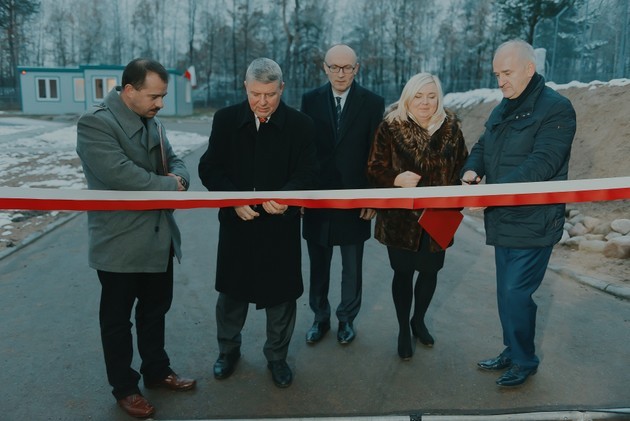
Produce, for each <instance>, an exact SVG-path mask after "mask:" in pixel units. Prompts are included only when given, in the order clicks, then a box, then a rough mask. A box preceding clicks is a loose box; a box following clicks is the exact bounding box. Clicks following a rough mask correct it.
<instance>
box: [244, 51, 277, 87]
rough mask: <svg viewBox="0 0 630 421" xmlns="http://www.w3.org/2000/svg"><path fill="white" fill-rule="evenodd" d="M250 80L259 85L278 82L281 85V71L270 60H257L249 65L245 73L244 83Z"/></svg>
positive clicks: (264, 58)
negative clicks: (259, 83)
mask: <svg viewBox="0 0 630 421" xmlns="http://www.w3.org/2000/svg"><path fill="white" fill-rule="evenodd" d="M251 80H255V81H257V82H261V83H271V82H278V83H279V84H282V69H280V66H279V65H278V63H276V62H275V61H273V60H271V59H270V58H266V57H261V58H257V59H255V60H254V61H252V62H251V63H250V65H249V67H247V72H246V73H245V81H251Z"/></svg>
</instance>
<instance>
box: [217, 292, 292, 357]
mask: <svg viewBox="0 0 630 421" xmlns="http://www.w3.org/2000/svg"><path fill="white" fill-rule="evenodd" d="M248 310H249V303H248V302H247V301H240V300H236V299H234V298H232V297H230V296H229V295H227V294H224V293H219V298H218V299H217V308H216V316H217V339H218V342H219V352H220V353H222V354H230V353H232V352H237V351H240V348H241V342H242V336H241V330H243V326H244V325H245V320H246V319H247V311H248ZM265 312H266V315H267V341H266V342H265V345H264V346H263V353H264V354H265V358H267V361H275V360H284V359H286V358H287V354H288V352H289V342H291V336H292V335H293V329H294V328H295V315H296V303H295V301H287V302H286V303H281V304H278V305H275V306H273V307H267V308H265Z"/></svg>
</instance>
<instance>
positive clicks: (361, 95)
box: [302, 44, 384, 344]
mask: <svg viewBox="0 0 630 421" xmlns="http://www.w3.org/2000/svg"><path fill="white" fill-rule="evenodd" d="M323 68H324V72H325V73H326V76H328V80H329V83H326V84H325V85H324V86H321V87H319V88H317V89H314V90H312V91H310V92H307V93H306V94H305V95H304V96H303V97H302V112H304V113H305V114H307V115H309V116H310V117H311V118H312V119H313V120H314V121H315V130H316V132H317V133H316V136H315V142H316V143H315V144H316V147H317V160H318V162H319V166H320V177H319V179H320V183H319V186H318V189H327V190H328V189H330V190H333V189H334V190H338V189H361V188H366V187H367V186H368V182H367V178H366V166H367V160H368V155H369V153H370V148H371V145H372V141H373V139H374V131H375V130H376V127H377V126H378V124H379V123H380V122H381V120H382V118H383V110H384V100H383V98H382V97H380V96H378V95H376V94H374V93H372V92H370V91H368V90H367V89H365V88H362V87H361V86H359V84H358V83H357V82H356V81H354V77H355V76H356V74H357V72H358V71H359V63H358V62H357V55H356V54H355V52H354V51H353V50H352V48H350V47H348V46H347V45H343V44H339V45H335V46H333V47H332V48H330V49H329V50H328V52H327V53H326V56H325V59H324V63H323ZM374 215H375V211H374V210H373V209H343V210H342V209H305V211H304V220H303V228H304V231H303V236H304V238H305V239H306V243H307V246H308V254H309V259H310V264H311V269H310V289H309V304H310V307H311V309H312V310H313V312H314V313H315V321H314V323H313V326H312V327H311V329H310V330H309V331H308V332H307V334H306V342H307V343H310V344H313V343H316V342H318V341H319V340H320V339H321V338H322V337H323V336H324V334H325V333H326V332H327V331H328V330H329V329H330V313H331V311H330V303H329V301H328V289H329V285H330V263H331V258H332V253H333V246H339V249H340V251H341V262H342V265H343V269H342V274H341V302H340V303H339V306H338V307H337V311H336V316H337V319H338V320H339V328H338V331H337V340H338V341H339V343H341V344H348V343H350V342H352V340H353V339H354V338H355V330H354V326H353V321H354V318H355V317H356V316H357V314H358V312H359V309H360V307H361V290H362V270H363V268H362V266H363V245H364V242H365V240H367V239H368V238H370V234H371V221H370V220H371V219H372V218H374Z"/></svg>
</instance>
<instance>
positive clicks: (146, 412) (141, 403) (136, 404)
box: [118, 393, 155, 418]
mask: <svg viewBox="0 0 630 421" xmlns="http://www.w3.org/2000/svg"><path fill="white" fill-rule="evenodd" d="M118 405H120V407H121V408H122V409H124V410H125V412H126V413H127V414H129V415H131V416H132V417H135V418H148V417H150V416H151V415H153V413H154V412H155V408H154V407H153V405H151V404H150V403H149V401H148V400H146V399H145V398H144V396H142V395H139V394H137V393H134V394H133V395H129V396H127V397H125V398H123V399H120V400H118Z"/></svg>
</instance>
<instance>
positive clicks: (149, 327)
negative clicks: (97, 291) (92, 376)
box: [97, 258, 173, 399]
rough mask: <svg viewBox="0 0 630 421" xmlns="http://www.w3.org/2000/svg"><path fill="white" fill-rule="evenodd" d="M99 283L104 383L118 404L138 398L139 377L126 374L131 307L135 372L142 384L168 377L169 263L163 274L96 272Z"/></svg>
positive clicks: (130, 343) (130, 346)
mask: <svg viewBox="0 0 630 421" xmlns="http://www.w3.org/2000/svg"><path fill="white" fill-rule="evenodd" d="M97 273H98V278H99V280H100V282H101V287H102V288H101V304H100V311H99V320H100V326H101V340H102V342H103V352H104V355H105V367H106V369H107V379H108V381H109V384H110V385H111V386H112V387H113V390H112V394H113V395H114V397H115V398H116V399H122V398H124V397H125V396H129V395H131V394H134V393H140V391H139V389H138V381H139V380H140V374H139V373H138V372H137V371H135V370H134V369H133V368H131V361H132V359H133V341H132V333H131V327H132V323H131V321H130V319H131V311H132V309H133V306H134V304H136V300H137V304H136V314H135V319H136V334H137V344H138V353H139V354H140V358H141V359H142V364H141V366H140V372H141V373H142V375H143V376H144V380H145V382H147V381H148V382H153V381H158V380H161V379H163V378H165V377H166V376H168V375H169V374H170V373H171V372H172V371H171V369H170V361H169V358H168V355H167V354H166V351H165V350H164V324H165V316H166V313H167V312H168V310H169V308H170V307H171V302H172V299H173V261H172V258H171V260H170V262H169V265H168V269H167V270H166V272H163V273H114V272H105V271H101V270H99V271H97Z"/></svg>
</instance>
